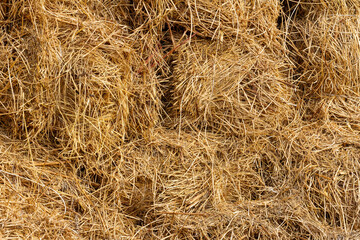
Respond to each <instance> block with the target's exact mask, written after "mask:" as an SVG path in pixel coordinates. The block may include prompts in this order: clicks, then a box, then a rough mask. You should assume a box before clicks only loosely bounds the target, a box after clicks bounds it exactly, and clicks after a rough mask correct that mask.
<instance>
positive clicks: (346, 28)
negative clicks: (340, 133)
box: [288, 1, 360, 131]
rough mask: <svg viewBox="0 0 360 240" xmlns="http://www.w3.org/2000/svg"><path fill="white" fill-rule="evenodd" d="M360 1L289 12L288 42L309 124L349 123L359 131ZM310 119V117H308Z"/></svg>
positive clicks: (301, 6) (328, 3)
mask: <svg viewBox="0 0 360 240" xmlns="http://www.w3.org/2000/svg"><path fill="white" fill-rule="evenodd" d="M359 8H360V3H359V2H358V1H316V2H307V1H305V2H304V3H301V4H297V5H294V6H293V10H292V11H293V12H294V13H295V14H294V16H295V19H294V20H293V21H291V22H290V25H289V26H288V28H289V39H290V40H291V41H292V44H291V48H292V49H293V51H292V52H293V58H294V59H295V62H296V63H297V68H296V71H297V80H298V81H299V84H300V86H301V88H302V89H303V90H302V91H301V93H302V94H303V95H304V96H301V97H302V98H304V99H305V100H307V101H308V103H309V104H310V107H309V108H311V109H312V111H308V112H307V114H306V117H307V118H323V119H332V120H335V121H337V122H338V123H340V124H343V123H345V122H346V121H348V123H350V126H351V128H352V129H350V131H352V130H356V131H358V130H359V128H358V124H359V116H358V114H357V112H358V110H359V104H358V102H359V97H360V88H359V86H360V82H359V79H360V65H359V54H360V42H359ZM310 115H312V116H310Z"/></svg>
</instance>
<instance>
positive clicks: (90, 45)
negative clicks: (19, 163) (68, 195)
mask: <svg viewBox="0 0 360 240" xmlns="http://www.w3.org/2000/svg"><path fill="white" fill-rule="evenodd" d="M18 2H19V3H21V4H22V6H21V7H20V6H19V9H17V10H18V12H19V14H20V15H19V16H17V15H16V14H14V15H15V16H14V19H11V18H12V17H11V16H10V17H9V19H11V20H12V23H11V24H9V25H7V27H9V28H10V29H9V30H8V31H7V33H4V34H3V35H2V51H3V56H2V57H3V58H4V59H2V60H3V63H4V64H3V66H2V69H3V70H2V75H1V77H2V81H1V82H2V92H1V100H2V102H3V106H2V109H1V111H2V113H3V115H6V116H7V119H6V121H7V122H9V123H10V126H8V127H9V129H11V131H12V133H11V135H12V136H17V137H23V138H27V139H29V140H30V141H33V140H36V141H42V142H43V143H46V144H49V145H54V146H56V147H61V148H62V149H63V151H64V153H66V154H70V155H77V154H80V155H81V154H82V153H91V154H93V153H96V154H100V155H102V154H104V153H103V152H104V151H111V149H112V148H113V147H114V146H117V144H118V143H119V142H121V141H124V140H126V139H129V138H137V137H139V136H141V137H142V136H144V135H146V134H147V133H146V132H147V131H148V130H149V129H151V127H152V126H154V125H155V124H156V122H157V120H158V112H159V108H160V106H159V89H158V84H157V80H156V76H155V72H154V71H152V70H151V69H150V68H149V69H148V70H147V68H144V67H141V66H142V65H143V63H144V61H143V59H142V53H141V49H140V48H139V47H138V46H136V45H135V44H134V43H135V42H136V43H137V41H138V40H137V37H136V36H131V35H130V33H129V29H128V27H127V26H125V25H123V23H122V22H119V20H118V19H117V18H118V17H119V15H120V16H121V11H115V10H117V9H121V6H118V7H117V8H115V10H113V9H111V4H110V3H108V4H109V5H110V6H108V7H106V6H104V7H103V9H101V8H100V7H101V5H102V4H100V3H98V2H97V1H94V2H91V3H88V4H85V3H75V2H70V1H63V2H62V1H60V2H57V3H54V2H38V1H33V2H30V3H27V1H24V2H22V1H18ZM94 4H95V6H92V5H94ZM97 5H99V6H97ZM11 7H12V8H16V5H12V6H11ZM11 10H12V9H11ZM11 10H10V12H11ZM111 10H112V12H110V14H109V13H108V12H109V11H111ZM21 21H25V23H24V24H23V25H21ZM11 25H14V26H11ZM137 45H138V44H137Z"/></svg>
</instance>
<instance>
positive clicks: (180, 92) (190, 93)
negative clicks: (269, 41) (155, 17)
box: [173, 38, 292, 135]
mask: <svg viewBox="0 0 360 240" xmlns="http://www.w3.org/2000/svg"><path fill="white" fill-rule="evenodd" d="M279 52H280V51H279ZM289 67H290V65H289V64H288V63H287V62H286V59H285V58H279V57H277V56H276V55H275V54H274V53H271V52H270V51H269V49H266V48H264V47H263V46H262V45H261V44H259V43H257V42H256V41H253V42H251V43H247V42H246V41H244V42H243V45H240V44H239V45H232V43H229V44H219V43H218V42H211V41H208V40H201V39H198V38H194V39H193V40H192V41H191V43H190V44H189V45H184V46H183V47H182V48H181V49H180V50H179V52H178V53H177V55H176V57H175V61H174V75H173V85H174V86H173V103H174V105H173V111H174V114H175V116H176V117H177V118H178V119H179V120H178V121H179V122H178V125H182V126H181V127H188V128H193V127H195V128H198V129H209V131H212V132H214V133H215V132H216V133H221V134H224V133H225V134H227V133H233V134H236V135H238V134H240V135H242V134H244V132H246V131H247V130H249V129H247V128H251V126H252V123H253V124H254V125H253V126H255V128H256V129H258V130H259V129H264V128H267V127H269V126H266V125H267V124H270V122H271V121H279V120H278V119H276V118H279V117H280V114H281V115H282V116H281V117H285V118H286V117H288V116H286V115H287V112H288V111H289V107H290V105H291V96H292V93H291V91H292V89H291V85H290V84H289V83H288V80H287V78H286V77H287V76H286V71H287V70H288V69H287V68H289ZM285 118H284V119H285ZM275 119H276V120H275ZM264 120H265V121H264Z"/></svg>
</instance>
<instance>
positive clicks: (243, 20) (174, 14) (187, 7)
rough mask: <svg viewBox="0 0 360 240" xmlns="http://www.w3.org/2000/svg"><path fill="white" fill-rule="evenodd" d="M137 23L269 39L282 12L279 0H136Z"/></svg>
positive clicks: (157, 32)
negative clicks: (241, 0)
mask: <svg viewBox="0 0 360 240" xmlns="http://www.w3.org/2000/svg"><path fill="white" fill-rule="evenodd" d="M133 4H134V6H135V8H134V10H135V17H134V20H133V25H134V26H138V27H140V26H141V28H145V29H147V30H148V31H151V32H152V33H153V34H155V35H162V32H163V30H164V29H166V28H173V30H180V31H183V32H184V31H190V32H196V33H197V34H198V35H199V36H202V37H205V38H211V39H213V40H215V39H218V40H229V39H233V38H235V39H237V38H240V37H246V36H248V35H249V34H250V35H253V36H255V35H261V36H260V39H263V38H267V40H269V39H270V38H271V37H272V35H273V33H274V32H278V29H277V28H276V22H277V18H278V16H279V14H280V4H279V2H278V1H275V0H272V1H262V0H252V1H246V2H239V1H225V0H219V1H209V0H200V1H199V0H197V1H195V0H190V1H183V0H178V1H169V0H166V1H158V0H157V1H150V0H135V1H134V3H133Z"/></svg>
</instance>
